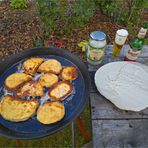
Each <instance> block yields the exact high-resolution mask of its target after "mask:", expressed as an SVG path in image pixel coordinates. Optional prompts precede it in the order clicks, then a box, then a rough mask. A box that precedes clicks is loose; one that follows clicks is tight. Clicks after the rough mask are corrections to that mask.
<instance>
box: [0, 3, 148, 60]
mask: <svg viewBox="0 0 148 148" xmlns="http://www.w3.org/2000/svg"><path fill="white" fill-rule="evenodd" d="M0 14H1V15H0V33H1V35H0V58H2V59H3V58H5V57H7V56H9V55H11V54H15V53H17V52H20V51H22V50H24V49H27V48H31V47H34V46H35V45H34V39H35V38H36V37H37V36H38V35H39V33H38V32H39V29H40V23H39V17H38V14H37V12H36V9H35V6H34V4H33V3H31V4H30V5H29V7H28V8H27V9H23V10H14V9H12V8H10V6H9V3H7V2H0ZM144 20H148V12H145V14H144V16H143V21H144ZM120 28H123V27H122V26H120V25H118V24H116V23H115V22H113V21H112V20H111V19H110V18H108V17H106V16H105V15H102V14H101V13H98V12H96V13H95V14H94V16H93V17H92V19H91V20H90V21H89V22H88V23H87V24H86V25H85V26H84V27H83V28H79V29H73V30H72V32H71V33H70V34H68V35H63V36H61V37H60V39H61V40H62V42H63V48H65V49H67V50H70V51H71V52H73V53H75V54H77V55H78V56H79V57H80V58H84V56H85V54H84V53H82V52H81V48H79V47H78V46H77V44H78V43H79V42H81V41H82V40H88V39H89V34H90V32H92V31H94V30H101V31H103V32H105V33H106V35H107V43H108V44H112V43H113V41H114V37H115V33H116V31H117V29H120ZM138 29H139V28H137V30H138ZM130 38H131V37H129V39H130Z"/></svg>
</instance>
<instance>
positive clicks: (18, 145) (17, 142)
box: [16, 139, 21, 147]
mask: <svg viewBox="0 0 148 148" xmlns="http://www.w3.org/2000/svg"><path fill="white" fill-rule="evenodd" d="M16 147H21V143H20V140H18V139H16Z"/></svg>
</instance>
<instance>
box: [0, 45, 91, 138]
mask: <svg viewBox="0 0 148 148" xmlns="http://www.w3.org/2000/svg"><path fill="white" fill-rule="evenodd" d="M30 57H42V58H47V59H51V58H54V59H56V60H58V61H60V62H61V64H62V65H63V66H75V67H76V68H77V71H78V74H79V77H78V78H77V79H76V80H75V81H73V82H71V83H72V84H73V86H74V91H73V93H72V94H71V95H70V96H68V97H67V98H66V99H65V100H64V101H61V102H62V104H64V106H65V111H66V114H65V116H64V118H63V119H62V120H61V121H59V122H57V123H54V124H50V125H43V124H41V123H39V122H38V121H37V119H36V116H34V117H33V118H31V119H29V120H27V121H24V122H19V123H15V122H10V121H6V120H4V119H3V118H2V117H0V135H1V136H5V137H8V138H15V139H33V138H40V137H45V136H48V135H51V134H53V133H55V132H58V131H60V130H61V129H63V128H65V127H66V126H67V125H68V124H70V123H71V122H72V121H73V120H74V119H75V118H76V117H78V116H79V114H80V113H81V112H82V110H83V108H84V106H85V104H86V102H87V101H88V99H89V89H90V79H89V74H88V70H87V68H86V66H85V64H84V63H83V62H82V61H81V60H80V59H79V58H78V57H76V56H75V55H73V54H72V53H70V52H69V51H67V50H64V49H57V48H42V47H40V48H32V49H28V50H25V51H23V52H20V53H18V54H15V55H12V56H10V57H9V58H7V59H5V60H4V61H1V62H0V88H1V92H0V97H1V98H2V96H3V95H4V91H3V87H4V80H5V79H6V77H7V76H9V75H10V74H12V73H14V72H16V71H18V68H19V67H20V65H21V63H23V61H25V60H26V59H28V58H30ZM39 101H40V100H39ZM48 101H50V99H49V100H48Z"/></svg>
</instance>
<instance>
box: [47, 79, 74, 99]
mask: <svg viewBox="0 0 148 148" xmlns="http://www.w3.org/2000/svg"><path fill="white" fill-rule="evenodd" d="M72 90H73V86H72V85H71V84H70V83H69V82H67V81H61V82H58V83H56V84H55V85H54V86H53V87H52V89H51V90H49V92H48V95H49V96H50V98H51V100H63V99H64V98H65V97H66V96H67V95H68V94H70V93H71V92H72Z"/></svg>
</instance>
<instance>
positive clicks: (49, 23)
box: [37, 0, 95, 34]
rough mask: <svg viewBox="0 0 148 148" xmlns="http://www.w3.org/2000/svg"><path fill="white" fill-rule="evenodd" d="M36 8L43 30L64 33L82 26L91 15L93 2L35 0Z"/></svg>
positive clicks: (51, 32) (84, 0) (88, 0)
mask: <svg viewBox="0 0 148 148" xmlns="http://www.w3.org/2000/svg"><path fill="white" fill-rule="evenodd" d="M37 8H38V12H39V14H40V18H41V21H42V29H43V30H44V32H50V34H56V33H57V32H58V33H60V34H64V33H68V32H70V31H71V29H72V28H75V27H82V26H83V25H84V24H85V23H86V22H87V21H88V20H89V19H90V17H92V15H93V13H94V9H95V4H94V1H92V0H73V1H70V0H60V1H59V0H37Z"/></svg>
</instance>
